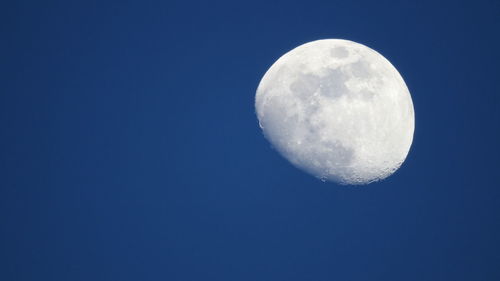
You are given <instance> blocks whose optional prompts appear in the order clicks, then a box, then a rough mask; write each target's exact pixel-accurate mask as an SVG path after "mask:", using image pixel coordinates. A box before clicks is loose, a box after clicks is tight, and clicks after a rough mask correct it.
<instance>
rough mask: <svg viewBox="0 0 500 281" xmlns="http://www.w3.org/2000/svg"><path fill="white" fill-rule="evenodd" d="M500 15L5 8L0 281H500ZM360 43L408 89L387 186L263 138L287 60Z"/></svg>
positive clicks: (270, 8) (469, 10)
mask: <svg viewBox="0 0 500 281" xmlns="http://www.w3.org/2000/svg"><path fill="white" fill-rule="evenodd" d="M499 32H500V2H498V1H495V0H492V1H394V2H391V1H248V2H238V1H227V2H220V1H215V2H214V1H197V2H189V1H177V2H173V1H156V2H150V1H117V2H111V1H79V2H74V1H57V2H52V1H13V2H10V3H7V2H5V3H3V4H2V7H1V8H0V35H1V41H0V42H1V44H0V51H1V56H0V75H1V76H0V77H1V80H0V81H1V83H0V280H5V281H10V280H13V281H18V280H19V281H25V280H26V281H28V280H29V281H31V280H33V281H34V280H37V281H38V280H47V281H59V280H61V281H69V280H71V281H76V280H82V281H89V280H92V281H99V280H106V281H108V280H109V281H111V280H124V281H126V280H131V281H137V280H141V281H147V280H168V281H177V280H179V281H181V280H185V281H196V280H214V281H222V280H230V281H235V280H248V281H260V280H263V281H264V280H269V281H280V280H283V281H294V280H300V281H323V280H352V281H358V280H360V281H364V280H367V281H368V280H369V281H371V280H383V281H389V280H398V281H401V280H405V281H411V280H415V281H422V280H440V281H441V280H453V281H459V280H493V281H494V280H500V188H499V187H500V184H499V181H500V171H499V168H500V165H499V164H498V159H500V153H499V149H498V145H499V144H500V126H499V122H500V113H499V112H500V97H499V94H500V87H499V78H500V72H499V70H498V69H499V63H500V36H499V34H500V33H499ZM324 38H344V39H349V40H353V41H356V42H359V43H362V44H365V45H367V46H369V47H371V48H373V49H375V50H377V51H378V52H380V53H381V54H383V55H384V56H385V57H386V58H387V59H389V60H390V61H391V62H392V63H393V65H394V66H396V68H397V69H398V70H399V71H400V73H401V74H402V76H403V77H404V78H405V81H406V83H407V85H408V87H409V89H410V92H411V94H412V98H413V103H414V107H415V114H416V129H415V136H414V141H413V146H412V148H411V151H410V154H409V156H408V158H407V159H406V162H405V163H404V164H403V166H402V167H401V169H400V170H398V171H397V172H396V173H395V174H394V175H393V176H391V177H389V178H388V179H386V180H384V181H382V182H379V183H374V184H370V185H368V186H362V187H345V186H339V185H336V184H333V183H323V182H321V181H319V180H317V179H315V178H314V177H312V176H309V175H307V174H305V173H303V172H301V171H300V170H298V169H296V168H294V167H293V166H292V165H290V164H289V163H288V162H287V161H286V160H285V159H283V158H282V157H281V156H280V155H279V154H278V153H277V152H276V151H275V150H273V149H272V148H271V146H270V144H269V143H268V142H267V140H266V139H265V138H264V137H263V135H262V133H261V130H260V128H259V126H258V122H257V118H256V116H255V112H254V97H255V90H256V88H257V85H258V83H259V81H260V79H261V77H262V76H263V74H264V73H265V71H266V70H267V69H268V68H269V66H270V65H271V64H272V63H273V62H274V61H275V60H276V59H277V58H279V57H280V56H281V55H282V54H284V53H285V52H287V51H289V50H290V49H292V48H294V47H296V46H298V45H300V44H303V43H305V42H308V41H312V40H316V39H324Z"/></svg>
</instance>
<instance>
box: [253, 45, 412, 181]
mask: <svg viewBox="0 0 500 281" xmlns="http://www.w3.org/2000/svg"><path fill="white" fill-rule="evenodd" d="M255 108H256V112H257V117H258V119H259V123H260V126H261V128H262V130H263V131H264V135H265V136H266V138H267V139H268V140H269V141H270V142H271V143H272V145H273V146H274V147H275V148H276V149H277V150H278V151H279V152H280V153H281V154H282V155H283V156H284V157H285V158H286V159H287V160H288V161H290V162H291V163H292V164H293V165H294V166H296V167H298V168H299V169H302V170H304V171H306V172H308V173H310V174H312V175H314V176H316V177H318V178H320V179H321V180H323V181H332V182H336V183H340V184H367V183H370V182H374V181H378V180H381V179H384V178H386V177H388V176H390V175H391V174H392V173H394V172H395V171H396V170H397V169H398V168H399V167H400V166H401V164H402V163H403V161H404V160H405V158H406V156H407V154H408V151H409V150H410V146H411V143H412V140H413V131H414V128H415V117H414V111H413V103H412V100H411V96H410V92H409V91H408V88H407V87H406V84H405V82H404V80H403V78H402V77H401V75H400V74H399V72H398V71H397V70H396V68H395V67H394V66H393V65H392V64H391V63H390V62H389V61H388V60H387V59H386V58H384V57H383V56H382V55H381V54H379V53H377V52H376V51H374V50H372V49H370V48H368V47H366V46H364V45H362V44H359V43H355V42H352V41H348V40H340V39H326V40H318V41H313V42H309V43H306V44H304V45H301V46H299V47H297V48H295V49H293V50H291V51H289V52H288V53H286V54H285V55H283V56H282V57H281V58H279V59H278V60H277V61H276V62H275V63H274V64H273V65H272V66H271V68H269V70H268V71H267V72H266V74H265V75H264V77H263V78H262V80H261V81H260V84H259V87H258V89H257V93H256V97H255Z"/></svg>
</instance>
